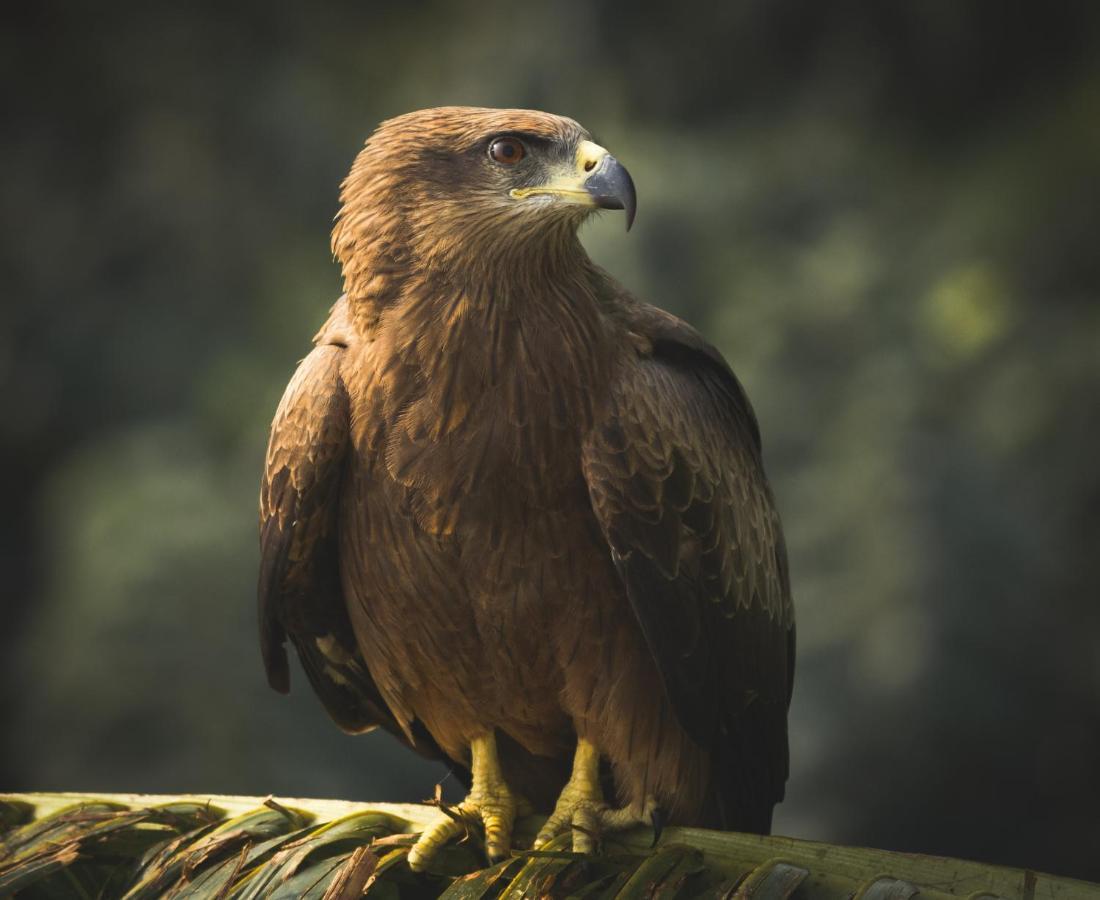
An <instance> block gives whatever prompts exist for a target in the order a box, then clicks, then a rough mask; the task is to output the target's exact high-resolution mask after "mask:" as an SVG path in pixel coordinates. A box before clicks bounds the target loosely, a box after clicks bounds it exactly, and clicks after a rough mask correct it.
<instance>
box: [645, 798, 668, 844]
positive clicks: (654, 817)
mask: <svg viewBox="0 0 1100 900" xmlns="http://www.w3.org/2000/svg"><path fill="white" fill-rule="evenodd" d="M649 821H650V822H652V823H653V843H652V844H650V845H649V849H650V850H652V849H653V848H654V847H656V846H657V842H658V841H660V840H661V832H662V831H664V830H665V825H667V824H668V813H667V812H665V811H664V810H663V809H662V808H661V807H659V806H654V807H653V810H652V812H650V814H649Z"/></svg>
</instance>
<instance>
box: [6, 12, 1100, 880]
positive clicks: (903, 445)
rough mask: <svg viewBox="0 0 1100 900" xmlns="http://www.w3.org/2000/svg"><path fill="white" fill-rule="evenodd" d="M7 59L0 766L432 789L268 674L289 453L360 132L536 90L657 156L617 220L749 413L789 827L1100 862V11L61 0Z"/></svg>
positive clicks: (209, 785) (402, 792) (604, 236)
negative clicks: (765, 501) (780, 631)
mask: <svg viewBox="0 0 1100 900" xmlns="http://www.w3.org/2000/svg"><path fill="white" fill-rule="evenodd" d="M0 80H2V83H3V84H4V91H5V94H6V95H7V99H6V100H5V113H4V126H3V128H2V129H0V146H2V158H0V162H2V166H0V179H2V181H3V191H2V192H0V209H2V216H3V229H4V231H3V241H2V245H0V262H2V271H3V273H4V291H3V297H4V299H3V319H2V322H3V324H2V326H0V445H2V450H0V453H2V464H0V496H2V498H3V511H4V515H3V517H2V518H0V540H2V543H0V553H2V560H0V562H2V566H3V589H2V603H3V608H2V619H0V622H2V626H0V736H2V737H0V786H2V787H6V788H10V789H82V790H92V791H95V790H118V791H160V792H182V791H221V792H234V793H258V794H264V793H267V792H273V793H276V794H283V795H290V796H309V795H315V796H338V797H346V798H359V799H377V800H385V799H389V800H398V799H420V798H423V797H427V796H429V795H430V794H431V791H432V788H433V785H434V784H435V783H436V781H437V780H439V778H440V777H442V770H441V769H440V768H439V767H436V766H432V765H430V764H427V763H424V762H421V761H419V760H417V759H416V758H414V757H413V756H412V755H411V754H409V753H407V752H405V751H403V750H402V749H401V748H400V747H399V746H397V745H396V744H395V743H394V742H393V741H392V740H391V739H389V738H388V737H386V736H385V735H380V734H374V735H370V736H366V737H362V738H349V737H345V736H343V735H341V734H340V733H339V732H338V731H337V730H336V728H335V727H334V726H333V725H331V724H330V723H329V721H328V720H327V719H326V717H325V715H324V713H323V712H322V710H321V708H320V706H319V704H318V703H317V702H316V701H315V700H314V699H313V698H312V696H311V695H310V692H309V689H308V687H307V686H306V685H305V682H304V678H302V677H300V675H299V677H298V678H297V681H296V684H295V689H294V693H293V695H292V696H291V697H290V698H289V699H286V698H283V697H280V696H278V695H276V694H274V693H271V692H270V691H269V690H268V689H267V687H266V685H265V683H264V679H263V675H262V670H261V665H260V659H259V654H258V652H257V647H256V640H255V635H254V599H253V589H254V588H253V585H254V576H255V572H256V565H257V549H256V522H255V516H256V514H255V506H256V493H257V483H258V478H259V471H260V466H261V460H262V455H263V451H264V446H265V442H266V436H267V426H268V423H269V421H270V418H271V415H272V412H273V410H274V408H275V405H276V403H277V401H278V398H279V395H280V393H281V391H282V388H283V386H284V385H285V383H286V381H287V379H288V377H289V375H290V373H291V371H292V369H293V367H294V364H295V362H296V360H297V359H299V358H300V357H301V356H303V355H304V354H305V352H307V350H308V347H309V338H310V336H311V335H312V334H313V332H314V331H315V329H316V328H317V327H318V326H319V324H320V323H321V322H322V320H323V318H324V316H325V312H326V310H327V308H328V306H329V304H330V303H331V302H332V301H333V300H334V298H335V297H336V296H337V294H338V293H339V288H340V281H339V274H338V271H337V268H336V267H335V266H334V265H333V263H332V260H331V257H330V253H329V249H328V241H327V236H328V231H329V228H330V226H331V221H332V218H333V215H334V213H335V212H336V208H337V201H336V197H337V186H338V184H339V182H340V180H341V178H342V177H343V175H344V173H345V172H346V170H347V169H348V167H349V165H350V163H351V160H352V158H353V156H354V155H355V153H356V151H357V149H358V148H359V146H360V145H361V143H362V141H363V139H364V138H365V137H366V135H367V134H368V133H369V132H370V130H371V129H372V128H373V126H374V125H375V124H376V123H377V122H378V121H380V120H381V119H383V118H386V117H388V116H391V115H396V114H399V113H401V112H404V111H407V110H410V109H414V108H418V107H424V106H433V105H440V104H449V103H463V104H475V105H490V106H531V107H538V108H545V109H548V110H552V111H555V112H560V113H564V114H568V115H572V116H574V117H575V118H577V119H579V120H580V121H581V122H583V123H585V124H586V125H587V126H588V127H589V128H591V129H593V130H594V131H595V132H596V135H597V137H598V139H599V140H600V141H601V142H602V143H604V144H605V145H606V146H608V147H610V148H611V149H612V151H613V152H614V153H615V154H616V155H617V156H618V157H619V158H620V159H621V160H623V161H624V162H625V163H626V164H627V165H628V166H629V167H630V169H631V171H632V172H633V174H634V177H635V180H636V182H637V184H638V189H639V195H640V211H639V215H638V221H637V224H636V226H635V229H634V230H633V231H632V232H631V233H630V234H629V235H624V234H623V233H622V220H621V217H620V216H616V215H609V216H607V217H605V218H604V219H603V220H600V221H597V222H595V223H593V224H591V225H590V226H586V228H585V231H584V233H583V238H584V241H585V243H586V244H587V246H588V247H589V250H590V252H591V253H592V255H593V256H594V257H595V258H596V259H597V260H598V261H600V262H601V263H603V264H604V265H605V266H606V267H608V268H609V269H611V270H612V271H613V272H615V273H616V274H617V275H618V276H619V277H620V279H621V280H622V281H624V282H625V283H626V284H627V285H628V286H630V287H631V288H633V289H634V290H635V291H636V292H638V293H640V294H641V295H642V296H644V297H646V298H647V299H649V300H650V301H652V302H654V303H656V304H658V305H660V306H663V307H665V308H666V309H669V310H671V311H673V312H675V313H678V314H679V315H681V316H684V317H685V318H687V319H688V320H690V321H691V322H693V323H694V324H695V325H697V326H698V327H700V328H701V329H702V330H703V331H704V332H705V333H706V334H707V335H709V336H710V337H711V338H712V339H713V341H714V342H715V343H716V344H717V345H718V346H719V347H720V348H721V349H722V351H723V352H724V353H725V354H726V355H727V357H728V358H729V359H730V360H731V361H732V363H733V365H734V367H735V368H736V369H737V371H738V373H739V375H740V376H741V378H742V380H743V381H744V382H745V384H746V386H747V388H748V390H749V393H750V394H751V396H752V397H753V400H754V402H755V404H756V409H757V412H758V414H759V418H760V420H761V424H762V426H763V431H764V435H765V450H766V454H767V461H768V464H769V470H770V473H771V477H772V480H773V482H774V486H775V489H776V492H777V495H778V498H779V503H780V507H781V510H782V512H783V515H784V518H785V522H786V527H787V534H788V540H789V545H790V556H791V561H792V569H793V581H794V589H795V595H796V602H797V610H798V617H799V660H798V673H797V682H796V690H795V697H794V704H793V707H792V710H791V727H792V753H793V774H792V777H791V781H790V784H789V790H788V796H789V800H788V801H787V802H786V803H785V804H784V805H783V806H782V807H780V811H779V814H778V817H777V826H776V827H777V830H778V831H780V832H784V833H788V834H792V835H798V836H803V837H811V838H820V839H827V840H832V841H843V842H854V843H860V844H870V845H875V846H880V847H886V848H893V849H904V850H914V851H926V852H937V853H946V854H953V855H960V856H965V857H971V858H976V859H979V860H987V861H995V862H1003V863H1008V864H1014V865H1018V866H1033V867H1038V868H1043V869H1047V870H1050V871H1053V872H1055V873H1059V874H1068V875H1078V876H1082V877H1092V878H1094V879H1100V591H1098V588H1100V562H1098V559H1100V556H1098V553H1097V551H1098V549H1100V403H1098V396H1100V303H1098V301H1100V5H1097V4H1090V3H1057V2H1056V3H1052V4H1045V5H1041V6H1035V5H1027V4H1004V3H1000V2H992V0H990V2H971V3H927V4H921V3H908V4H888V3H873V2H867V3H858V2H851V0H847V2H845V0H841V2H836V3H821V2H819V0H794V2H780V3H776V2H772V0H737V2H731V3H726V4H715V5H714V6H713V7H712V8H707V5H706V4H704V5H702V6H695V7H685V6H683V5H682V4H679V5H677V4H662V5H661V6H660V7H659V8H658V7H654V8H652V9H648V8H647V7H645V6H644V5H640V4H638V3H636V2H620V0H614V2H598V3H597V2H586V0H570V2H558V3H555V4H553V5H547V4H538V3H527V4H516V3H511V2H500V0H479V2H458V3H443V2H438V3H426V4H415V3H402V4H396V3H395V4H385V5H384V6H383V5H380V4H379V5H374V4H367V3H363V2H359V3H335V2H333V3H325V4H282V3H280V4H272V3H266V2H264V3H261V2H258V0H241V2H234V3H231V4H229V3H220V2H217V3H216V2H195V3H189V4H175V5H172V6H169V5H168V4H156V3H136V2H121V0H120V2H113V3H110V4H91V3H82V2H65V3H61V2H55V0H42V2H38V3H33V4H22V5H21V7H19V9H18V10H16V9H15V8H12V9H9V10H8V11H7V12H6V14H5V21H4V24H3V28H2V31H0Z"/></svg>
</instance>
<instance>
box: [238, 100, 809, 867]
mask: <svg viewBox="0 0 1100 900" xmlns="http://www.w3.org/2000/svg"><path fill="white" fill-rule="evenodd" d="M341 202H342V207H341V210H340V213H339V215H338V217H337V222H336V226H335V228H334V231H333V235H332V247H333V252H334V254H335V256H336V258H337V259H338V260H339V262H340V265H341V266H342V270H343V276H344V294H343V296H342V297H340V299H339V300H338V301H337V302H336V304H335V306H334V307H333V308H332V312H331V315H330V317H329V319H328V321H327V322H326V323H325V325H324V327H323V328H322V329H321V331H320V332H319V333H318V334H317V336H316V337H315V338H314V348H313V350H312V351H311V352H310V353H309V355H308V356H307V357H306V358H305V359H304V360H303V361H302V362H301V363H300V365H299V366H298V369H297V371H296V372H295V374H294V376H293V378H292V379H291V381H290V384H289V386H288V387H287V389H286V393H285V395H284V396H283V399H282V402H281V404H280V406H279V408H278V412H277V413H276V415H275V419H274V422H273V424H272V428H271V440H270V445H269V447H268V452H267V459H266V471H265V473H264V477H263V483H262V489H261V497H260V519H261V547H262V564H261V572H260V583H259V614H260V638H261V644H262V650H263V657H264V663H265V666H266V669H267V674H268V679H269V681H270V683H271V685H272V686H273V687H274V688H275V689H276V690H279V691H282V692H286V691H287V690H288V688H289V670H288V664H287V652H286V649H285V644H286V641H287V639H288V638H289V640H290V642H291V643H292V644H293V645H294V647H295V648H296V650H297V652H298V656H299V658H300V660H301V663H302V666H303V668H304V670H305V672H306V675H307V676H308V678H309V680H310V682H311V684H312V686H313V688H314V690H315V691H316V693H317V694H318V695H319V696H320V699H321V701H322V702H323V703H324V705H325V707H326V708H327V710H328V711H329V713H330V714H331V715H332V717H333V718H334V719H335V721H336V722H337V724H338V725H340V726H341V727H342V728H343V729H344V730H346V731H348V732H352V733H358V732H363V731H367V730H369V729H371V728H374V727H376V726H381V727H383V728H385V729H387V730H389V731H390V732H392V733H393V734H395V735H397V736H398V737H399V738H401V739H402V740H403V741H404V742H406V743H407V744H409V745H410V746H411V747H413V748H414V749H416V750H418V751H419V752H421V753H424V754H426V755H428V756H434V757H438V758H441V759H445V760H449V761H450V762H451V764H452V765H453V766H454V767H455V768H456V769H457V770H458V771H459V772H461V773H463V776H464V777H465V778H466V779H467V780H468V781H467V783H468V784H469V794H468V796H467V797H466V799H465V800H464V801H463V802H462V803H461V804H460V805H459V806H458V808H457V812H455V811H452V813H454V814H453V815H450V816H448V815H443V814H442V813H441V816H440V820H439V823H438V824H437V825H436V826H435V827H434V828H431V829H429V830H428V831H426V832H425V833H424V834H423V835H422V836H421V837H420V838H419V840H418V842H417V844H416V845H415V846H414V848H413V849H412V851H411V852H410V854H409V863H410V865H412V867H413V868H423V867H424V866H426V865H428V863H429V862H430V860H431V857H432V855H433V854H434V853H435V852H436V850H437V848H438V847H439V846H441V845H442V844H443V843H444V842H445V841H447V840H449V839H450V838H452V837H454V836H455V835H457V834H459V833H461V832H462V831H463V830H464V825H463V823H462V821H460V820H463V819H465V820H466V821H475V822H478V823H479V824H480V825H482V826H483V827H484V832H485V843H486V850H487V852H488V856H489V858H490V859H491V860H493V859H498V858H500V857H502V856H504V855H505V854H506V853H507V852H508V851H509V849H510V840H511V829H512V824H513V822H514V819H515V817H516V815H517V811H518V810H522V809H525V808H528V807H532V806H533V807H534V808H540V807H541V808H542V809H544V810H552V812H551V814H550V817H549V819H548V820H547V822H546V824H545V826H544V827H543V828H542V830H541V832H540V833H539V835H538V838H537V840H536V843H535V846H536V847H539V846H542V845H544V844H545V843H546V842H547V841H549V840H551V839H552V838H554V837H555V836H556V835H559V834H564V833H566V832H570V831H571V832H572V841H573V846H574V849H576V850H578V851H587V850H590V849H592V847H593V841H594V840H595V839H597V838H598V836H599V834H600V833H601V831H605V830H610V829H615V828H624V827H627V826H630V825H633V824H636V823H649V822H652V823H654V824H657V823H663V822H672V823H683V824H695V825H707V826H713V827H724V828H731V829H738V830H744V831H753V832H759V833H766V832H768V831H769V830H770V827H771V818H772V809H773V806H774V805H775V804H776V803H777V802H778V801H779V800H781V799H782V797H783V792H784V785H785V782H786V779H787V771H788V750H787V707H788V704H789V702H790V696H791V684H792V678H793V664H794V618H793V611H792V606H791V597H790V587H789V582H788V574H787V559H786V550H785V548H784V543H783V535H782V531H781V527H780V521H779V517H778V515H777V513H776V508H775V503H774V501H773V497H772V492H771V490H770V488H769V486H768V482H767V480H766V478H765V474H764V469H763V464H762V461H761V444H760V434H759V430H758V427H757V422H756V419H755V416H754V414H753V411H752V408H751V407H750V405H749V401H748V399H747V398H746V396H745V392H744V390H743V389H742V387H741V385H740V384H739V383H738V381H737V379H736V378H735V376H734V374H733V372H732V371H731V370H730V368H729V366H728V365H727V364H726V362H725V360H724V359H723V358H722V356H721V355H720V354H719V353H718V351H717V350H715V349H714V348H713V347H712V346H711V345H710V344H708V343H707V342H706V341H705V340H704V339H703V338H702V337H701V336H700V335H699V333H698V332H696V331H695V330H694V329H692V328H691V327H690V326H688V325H687V324H685V323H684V322H682V321H680V320H679V319H677V318H676V317H674V316H672V315H669V314H668V313H665V312H662V311H661V310H659V309H657V308H655V307H653V306H649V305H647V304H645V303H643V302H641V301H639V300H637V299H635V298H634V297H633V296H632V295H631V294H630V293H628V292H627V291H626V290H625V289H624V288H623V287H622V286H621V285H619V284H618V283H617V282H616V281H615V280H614V279H613V278H611V276H609V275H608V274H607V273H606V272H604V271H603V270H602V269H600V268H599V267H598V266H596V265H595V264H594V263H593V262H592V261H591V260H590V259H589V258H588V256H587V254H586V253H585V251H584V249H583V248H582V247H581V244H580V242H579V240H578V238H577V229H578V227H579V225H580V224H581V223H582V222H583V221H584V220H585V219H586V218H587V217H588V216H589V215H590V214H591V213H592V212H593V211H595V210H598V209H622V210H624V211H625V215H626V221H627V227H628V228H629V226H630V223H631V221H632V219H633V217H634V211H635V191H634V184H633V182H632V180H631V177H630V175H629V174H628V173H627V170H626V169H625V168H624V167H623V165H622V164H621V163H619V162H618V161H617V160H616V159H615V158H614V157H613V156H611V155H610V153H609V152H608V151H607V150H605V149H604V148H603V147H601V146H599V145H598V144H597V143H595V142H594V141H593V139H592V136H591V135H590V134H589V132H587V131H586V130H585V129H584V128H582V127H581V126H580V125H579V124H577V123H576V122H575V121H573V120H571V119H568V118H563V117H560V116H556V115H550V114H547V113H542V112H535V111H530V110H494V109H475V108H465V107H448V108H441V109H429V110H423V111H420V112H414V113H410V114H407V115H403V116H400V117H398V118H395V119H391V120H389V121H387V122H384V123H383V124H382V125H380V126H379V127H378V128H377V130H376V131H375V132H374V134H373V135H372V136H371V137H370V138H369V139H368V140H367V142H366V145H365V147H364V148H363V149H362V151H361V152H360V153H359V155H358V157H357V159H356V160H355V163H354V165H353V167H352V169H351V173H350V174H349V175H348V177H347V179H346V180H345V181H344V183H343V186H342V192H341Z"/></svg>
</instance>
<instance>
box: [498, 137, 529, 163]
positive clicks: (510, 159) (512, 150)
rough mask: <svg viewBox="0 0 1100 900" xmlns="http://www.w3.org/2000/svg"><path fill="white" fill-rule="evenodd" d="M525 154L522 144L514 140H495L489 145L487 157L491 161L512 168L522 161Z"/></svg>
mask: <svg viewBox="0 0 1100 900" xmlns="http://www.w3.org/2000/svg"><path fill="white" fill-rule="evenodd" d="M526 152H527V151H526V150H524V149H523V144H521V143H520V142H519V141H517V140H516V139H515V138H497V139H496V140H495V141H493V142H492V143H491V144H490V145H489V156H491V157H492V158H493V161H494V162H498V163H502V164H503V165H506V166H514V165H515V164H516V163H518V162H519V161H520V160H521V159H523V157H524V154H526Z"/></svg>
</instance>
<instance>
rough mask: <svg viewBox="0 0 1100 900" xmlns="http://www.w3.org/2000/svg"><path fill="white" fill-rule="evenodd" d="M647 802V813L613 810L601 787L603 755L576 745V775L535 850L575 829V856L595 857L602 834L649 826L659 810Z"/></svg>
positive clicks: (591, 747) (584, 744) (585, 743)
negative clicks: (590, 854) (601, 756)
mask: <svg viewBox="0 0 1100 900" xmlns="http://www.w3.org/2000/svg"><path fill="white" fill-rule="evenodd" d="M656 805H657V804H656V802H655V801H654V800H653V798H651V797H650V798H647V800H646V804H645V809H642V810H637V809H634V808H632V807H627V806H624V807H622V808H621V809H613V808H611V807H609V806H608V805H607V803H606V802H605V801H604V798H603V788H601V787H600V751H599V750H597V749H596V746H595V745H594V744H592V743H590V742H588V741H586V740H585V739H584V738H580V739H579V740H578V741H577V752H576V755H575V756H574V758H573V772H572V774H571V775H570V776H569V781H568V782H567V783H566V785H565V788H564V789H563V790H562V792H561V795H560V796H559V797H558V802H557V803H556V804H555V805H554V811H553V812H552V813H551V814H550V818H548V819H547V820H546V824H545V825H543V826H542V828H541V829H540V830H539V834H538V837H537V838H535V844H534V848H535V849H536V850H538V849H539V848H541V847H543V846H545V845H546V844H547V843H549V842H550V841H551V840H553V839H554V838H555V837H556V836H557V835H559V834H562V833H563V832H564V831H565V830H566V829H569V828H572V829H573V852H574V853H592V852H593V851H594V850H595V849H596V842H597V840H598V838H599V834H600V832H601V831H621V830H623V829H626V828H630V827H631V826H633V825H644V824H648V822H649V819H650V817H651V816H652V814H653V811H654V809H655V808H656Z"/></svg>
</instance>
